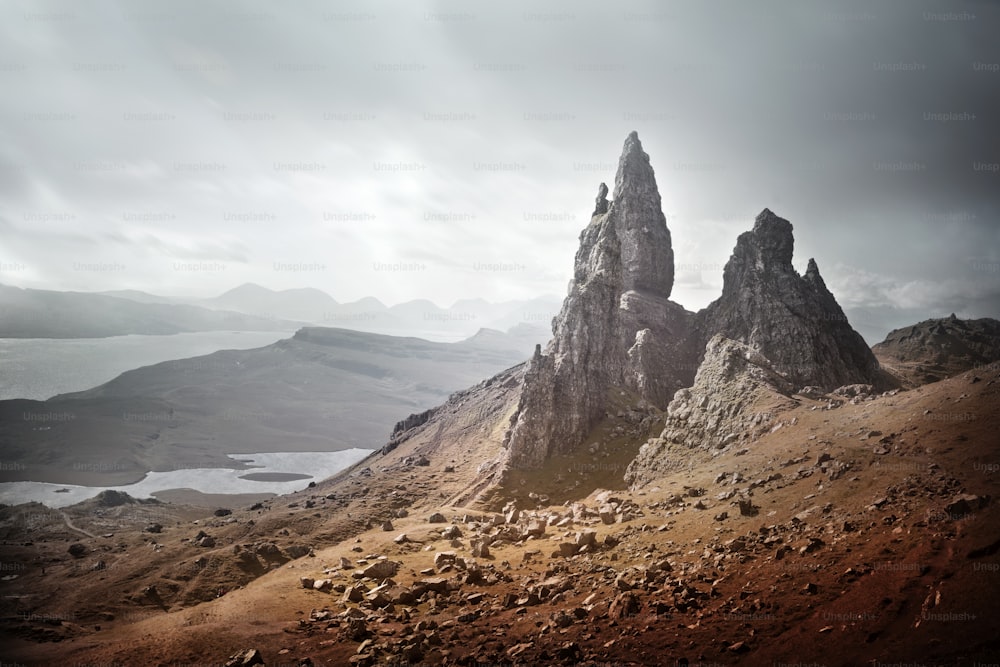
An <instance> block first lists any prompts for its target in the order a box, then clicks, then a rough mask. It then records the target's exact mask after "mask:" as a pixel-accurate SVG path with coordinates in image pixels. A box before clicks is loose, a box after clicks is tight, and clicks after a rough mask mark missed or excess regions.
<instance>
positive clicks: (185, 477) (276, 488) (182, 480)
mask: <svg viewBox="0 0 1000 667" xmlns="http://www.w3.org/2000/svg"><path fill="white" fill-rule="evenodd" d="M371 453H372V450H370V449H345V450H342V451H339V452H278V453H264V454H229V455H228V456H229V458H231V459H234V460H237V461H240V462H241V463H244V464H246V465H249V466H252V467H251V468H249V469H247V468H242V469H235V468H192V469H188V470H171V471H169V472H151V473H148V474H147V475H146V477H145V478H144V479H142V480H141V481H139V482H136V483H135V484H126V485H124V486H76V485H73V484H49V483H47V482H4V483H2V484H0V503H3V504H5V505H17V504H20V503H27V502H32V501H35V502H39V503H42V504H43V505H47V506H49V507H66V506H67V505H73V504H76V503H78V502H81V501H84V500H87V499H88V498H93V497H94V496H96V495H97V494H98V493H100V492H101V491H106V490H114V491H123V492H125V493H127V494H129V495H130V496H132V497H133V498H150V497H152V496H153V494H154V493H156V492H158V491H166V490H168V489H193V490H195V491H200V492H202V493H211V494H241V493H276V494H286V493H292V492H294V491H298V490H300V489H304V488H306V487H307V486H308V484H309V482H310V481H320V480H323V479H326V478H327V477H330V476H331V475H335V474H336V473H338V472H340V471H341V470H343V469H344V468H347V467H348V466H351V465H353V464H355V463H357V462H358V461H360V460H361V459H363V458H365V457H366V456H368V455H369V454H371ZM61 489H66V491H65V492H59V493H57V491H58V490H61Z"/></svg>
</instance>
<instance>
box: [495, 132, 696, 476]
mask: <svg viewBox="0 0 1000 667" xmlns="http://www.w3.org/2000/svg"><path fill="white" fill-rule="evenodd" d="M607 192H608V188H607V186H606V185H604V184H603V183H602V184H601V186H600V188H599V190H598V196H597V202H596V207H595V210H594V214H593V217H592V218H591V221H590V224H589V225H588V226H587V227H586V229H584V230H583V232H582V234H581V235H580V248H579V250H578V251H577V254H576V261H575V265H574V277H573V281H572V282H571V284H570V289H569V294H568V296H567V297H566V299H565V301H564V302H563V307H562V310H561V311H560V313H559V315H558V317H556V319H555V320H554V322H553V338H552V340H551V342H550V343H549V345H548V347H547V348H546V350H545V352H544V354H543V353H542V350H541V349H540V348H539V349H537V350H536V352H535V355H534V357H533V358H532V360H531V361H530V363H529V365H528V368H527V369H526V371H525V376H524V388H523V391H522V395H521V400H520V403H519V407H518V411H517V413H516V414H515V415H514V418H513V420H512V427H511V431H510V433H509V437H508V441H507V444H508V447H509V455H510V462H511V464H512V465H514V466H517V467H531V466H536V465H538V464H540V463H542V462H543V461H544V460H545V459H546V458H547V457H548V456H549V455H550V454H552V453H555V452H564V451H568V450H570V449H572V448H573V447H575V446H577V445H579V444H580V443H581V442H582V441H583V439H584V438H585V437H586V436H587V434H588V433H589V432H590V430H591V429H592V428H593V426H594V425H595V423H596V422H597V421H598V420H599V419H600V418H601V417H602V416H603V415H604V413H605V408H606V405H607V401H608V394H609V392H610V391H611V390H612V389H627V390H630V391H632V392H634V393H635V394H636V395H637V397H639V398H642V399H646V400H648V401H650V402H651V403H653V404H654V405H657V406H659V407H661V408H662V407H665V406H666V404H667V403H668V402H669V400H670V398H671V397H672V396H673V393H674V392H675V391H676V390H677V389H679V388H681V387H684V386H687V385H689V384H690V383H691V381H692V379H693V376H694V366H693V364H692V359H693V356H694V354H695V352H696V350H695V348H694V347H693V346H692V345H693V338H692V333H693V323H694V320H693V314H692V313H689V312H687V311H686V310H684V308H682V307H681V306H679V305H677V304H676V303H673V302H672V301H670V300H669V297H670V292H671V289H672V288H673V281H674V258H673V249H672V247H671V239H670V231H669V230H668V229H667V224H666V219H665V218H664V216H663V212H662V210H661V204H660V195H659V192H658V190H657V187H656V179H655V176H654V174H653V168H652V166H651V165H650V162H649V156H648V155H647V154H646V153H645V152H643V150H642V145H641V143H640V142H639V138H638V136H637V135H636V133H635V132H633V133H631V134H630V135H629V136H628V138H627V139H626V140H625V146H624V149H623V151H622V155H621V158H620V160H619V162H618V172H617V174H616V176H615V188H614V200H613V201H611V202H610V203H609V202H608V201H607Z"/></svg>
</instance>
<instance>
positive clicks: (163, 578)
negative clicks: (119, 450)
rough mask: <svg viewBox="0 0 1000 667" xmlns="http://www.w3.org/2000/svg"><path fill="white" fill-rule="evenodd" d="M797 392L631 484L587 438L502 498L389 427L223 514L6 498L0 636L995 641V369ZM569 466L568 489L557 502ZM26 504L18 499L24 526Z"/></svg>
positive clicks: (434, 647)
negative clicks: (357, 452)
mask: <svg viewBox="0 0 1000 667" xmlns="http://www.w3.org/2000/svg"><path fill="white" fill-rule="evenodd" d="M498 390H499V388H498V387H494V386H492V385H491V386H486V385H485V384H484V385H482V386H480V387H477V388H476V390H475V393H476V394H478V395H482V396H483V397H486V396H488V395H491V392H497V391H498ZM492 395H493V397H494V398H493V399H492V401H493V402H497V399H499V398H500V396H499V395H498V394H496V393H492ZM471 397H472V396H471V395H470V396H467V397H466V401H469V400H470V399H471ZM800 400H801V404H800V405H798V406H797V407H793V408H789V409H785V410H782V411H780V412H779V413H778V414H777V421H776V425H780V428H777V429H773V430H770V431H769V432H768V433H766V434H764V435H762V436H761V437H759V438H758V439H757V440H756V441H755V442H753V443H752V446H748V447H745V448H739V449H733V450H728V451H722V452H721V453H720V452H719V451H718V450H715V451H713V450H710V449H704V450H694V451H691V452H688V453H687V455H686V457H685V459H684V461H683V463H682V464H681V465H678V466H677V467H676V468H675V469H674V470H672V471H671V472H670V473H668V474H666V475H664V476H663V477H662V478H660V479H658V480H656V481H655V482H653V483H652V484H649V485H646V486H645V487H642V488H635V489H632V490H627V489H625V488H623V487H622V486H621V485H619V486H618V488H617V489H613V490H601V489H599V488H596V487H595V486H592V485H593V484H594V479H597V478H598V477H599V475H600V474H601V470H600V468H599V463H600V462H601V461H606V460H607V459H603V458H602V457H601V456H600V455H599V454H598V455H591V454H589V453H587V452H586V451H584V452H582V453H580V454H578V455H577V456H576V457H575V464H576V465H575V466H574V467H572V468H567V467H566V466H565V465H564V463H565V462H563V463H562V464H560V466H559V468H560V469H559V470H555V469H549V470H547V474H548V480H549V482H548V484H545V485H542V484H540V485H538V486H537V487H535V490H531V491H527V490H524V491H522V492H521V493H520V494H518V495H517V499H516V500H515V501H513V502H511V501H506V502H503V503H502V504H499V503H500V500H498V501H497V504H492V505H491V504H490V503H488V502H479V503H475V502H466V501H465V498H466V497H467V496H466V495H465V494H463V489H465V488H466V487H467V485H468V483H469V481H470V479H473V478H474V477H475V475H474V471H473V470H469V469H468V468H469V467H471V466H468V465H463V462H462V461H461V460H459V459H457V458H456V460H454V461H452V460H451V459H450V458H448V455H449V453H451V454H454V453H455V452H453V451H452V452H449V451H448V450H442V451H440V452H438V453H436V454H432V455H427V456H426V457H425V458H421V456H420V455H419V454H416V450H415V449H414V448H413V444H414V443H412V442H403V443H401V444H399V445H398V446H397V447H395V448H394V449H393V450H392V451H390V452H388V453H386V454H379V455H376V456H373V457H372V459H371V460H369V461H367V462H365V463H364V464H361V465H359V466H358V468H356V469H355V470H352V471H349V472H345V473H344V474H342V475H341V476H339V477H337V478H334V479H331V480H328V481H325V482H322V483H320V484H318V485H316V486H315V487H313V488H309V489H306V490H304V491H302V492H300V493H297V494H293V495H292V496H285V497H279V498H275V499H272V500H269V501H266V502H264V503H262V504H261V505H259V506H255V507H252V508H243V509H238V508H233V509H232V511H231V513H229V512H227V510H221V511H220V512H216V513H205V514H206V515H203V516H199V517H191V516H183V514H182V513H181V512H180V511H179V509H178V508H174V507H171V506H168V505H143V504H133V503H130V502H127V501H126V503H125V504H124V505H121V506H118V507H124V508H125V510H124V512H123V511H122V510H121V509H117V510H116V509H115V507H108V506H107V505H111V504H113V503H116V502H120V500H121V499H115V498H112V499H104V500H102V501H100V502H98V503H95V504H97V505H98V507H90V508H71V509H69V510H67V515H69V516H70V517H71V519H72V521H73V524H74V525H75V526H76V527H77V530H84V531H87V532H89V533H92V534H93V535H94V537H88V536H87V535H85V534H82V533H79V532H76V533H74V532H73V531H72V530H70V529H68V528H67V527H66V524H65V523H63V522H61V520H60V519H59V518H58V516H57V514H55V513H53V512H52V511H45V510H43V509H41V508H38V507H33V508H32V507H21V508H6V509H4V510H3V513H2V514H0V517H2V521H3V522H4V523H3V524H2V525H3V526H4V528H3V529H2V530H4V532H3V535H4V541H5V543H4V546H3V549H4V552H5V553H4V557H3V560H4V562H5V564H10V565H9V566H7V565H5V567H6V568H7V569H8V572H9V573H8V576H7V580H5V581H3V582H2V586H3V590H4V597H3V601H4V602H3V604H4V608H3V611H2V614H3V618H4V625H3V628H4V633H5V635H6V637H5V640H4V646H5V648H4V650H3V659H4V661H5V662H10V661H19V662H21V663H22V664H32V665H35V664H37V665H43V664H56V663H58V662H61V661H63V660H65V659H68V658H69V656H72V658H73V659H74V660H82V661H84V663H83V664H86V663H87V662H90V663H92V664H102V663H103V664H108V663H112V664H113V663H115V662H117V663H118V664H143V665H172V664H186V663H195V664H211V665H222V664H226V663H227V661H228V660H229V658H230V657H231V656H233V655H234V654H236V653H237V651H240V652H243V651H246V650H249V649H253V650H256V651H258V652H259V654H260V656H261V660H262V662H261V663H260V664H266V665H300V664H315V665H345V664H360V665H366V664H368V665H372V664H397V663H398V664H408V663H410V664H457V665H470V664H477V661H478V663H480V664H481V663H483V662H486V663H494V664H523V665H536V664H607V663H611V664H623V665H664V664H667V665H673V664H682V662H681V661H682V660H687V661H688V664H697V663H699V662H701V663H703V664H712V663H715V664H747V665H754V664H771V663H772V662H785V663H797V662H801V663H806V664H808V663H811V662H817V661H818V662H821V663H822V664H828V665H856V664H869V663H870V662H871V661H872V660H876V661H878V662H881V663H895V662H914V661H917V662H918V663H919V664H935V665H971V664H974V663H975V662H976V661H978V662H980V663H984V662H988V661H989V660H990V659H995V658H996V656H997V655H998V652H1000V645H998V644H997V643H996V639H995V638H996V637H997V636H1000V621H998V616H997V615H996V613H995V611H996V607H995V601H994V600H995V595H996V590H997V582H996V578H997V577H998V576H1000V574H998V573H1000V564H998V563H997V553H998V545H1000V534H998V533H997V531H996V526H997V525H998V524H997V520H998V518H1000V517H998V516H997V512H998V509H997V504H996V503H995V502H994V500H993V499H994V498H996V494H997V491H998V489H997V471H998V470H1000V463H998V462H997V455H996V448H995V439H994V438H992V433H993V432H995V430H996V428H997V426H998V424H997V415H996V410H995V406H996V405H997V401H998V400H1000V373H998V372H995V371H994V372H990V373H977V372H967V373H964V374H961V375H959V376H957V377H954V378H951V379H948V380H944V381H941V382H938V383H934V384H930V385H926V386H923V387H920V388H918V389H914V390H910V391H903V392H900V391H891V392H887V393H885V394H880V395H868V396H856V397H854V398H852V399H849V400H844V401H841V402H836V403H835V406H834V407H831V406H830V400H829V399H827V398H816V399H809V398H804V397H803V398H801V399H800ZM499 402H502V401H499ZM508 405H509V404H508ZM466 416H467V415H466ZM620 422H621V423H622V424H625V423H628V422H629V420H628V419H627V418H622V419H621V420H620ZM559 473H561V474H562V475H563V477H564V478H565V479H563V480H562V481H557V479H556V478H557V474H559ZM574 478H575V479H574ZM576 482H579V484H577V485H576V486H575V493H576V496H575V499H574V500H572V501H568V500H567V501H564V502H561V503H558V504H553V498H554V497H555V495H556V494H557V493H560V492H564V491H562V489H564V487H568V486H572V485H573V484H574V483H576ZM449 501H452V502H449ZM114 512H118V514H117V516H116V515H115V514H114ZM216 514H219V516H216ZM50 515H51V516H50ZM18 521H30V522H31V524H30V525H31V527H32V531H31V538H30V539H29V540H28V543H25V542H23V540H25V539H26V536H25V534H24V530H23V525H24V524H21V525H20V527H19V525H18V524H17V523H16V522H18ZM12 522H13V523H12ZM156 524H159V526H157V525H156ZM19 531H20V532H19ZM74 544H79V545H80V546H79V547H75V548H74V547H73V545H74ZM71 549H72V550H73V551H70V550H71ZM10 575H15V576H14V577H11V576H10ZM307 659H308V661H307ZM232 664H243V663H232ZM245 664H253V663H252V662H251V663H245Z"/></svg>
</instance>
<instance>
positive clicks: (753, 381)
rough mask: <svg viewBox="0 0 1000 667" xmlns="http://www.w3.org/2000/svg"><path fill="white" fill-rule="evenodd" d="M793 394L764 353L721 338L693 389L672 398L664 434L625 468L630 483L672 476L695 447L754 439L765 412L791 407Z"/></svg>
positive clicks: (766, 422)
mask: <svg viewBox="0 0 1000 667" xmlns="http://www.w3.org/2000/svg"><path fill="white" fill-rule="evenodd" d="M793 390H794V385H793V384H792V383H790V382H789V381H788V380H786V379H785V378H784V377H783V376H782V375H781V374H779V373H778V372H777V371H775V369H774V368H773V367H772V366H771V364H770V362H769V360H768V359H766V358H765V357H764V355H763V354H761V353H760V352H758V351H756V350H754V349H753V348H751V347H750V346H749V345H746V344H745V343H740V342H738V341H735V340H731V339H729V338H726V337H724V336H722V335H718V334H717V335H716V336H715V337H713V338H712V340H711V341H709V343H708V345H707V346H706V348H705V359H704V361H702V364H701V366H700V367H699V368H698V374H697V376H695V381H694V386H692V387H690V388H686V389H681V390H680V391H678V392H677V394H676V395H675V396H674V400H673V401H671V403H670V406H669V407H668V409H667V412H668V416H667V422H666V427H665V428H664V430H663V433H662V434H661V435H660V437H659V438H655V439H652V440H650V441H648V442H647V443H646V444H644V445H643V446H642V447H641V448H640V449H639V454H638V456H636V458H635V460H634V461H632V463H631V464H629V466H628V468H627V469H626V472H625V480H626V482H627V483H628V484H629V485H631V486H638V485H641V484H643V483H645V482H647V481H649V480H651V479H654V478H656V477H657V476H662V475H664V474H666V473H668V472H670V470H671V469H673V468H676V467H677V466H678V462H679V461H683V460H684V459H685V458H686V454H685V451H686V450H688V449H690V448H692V447H703V448H721V447H725V446H729V445H736V444H740V443H743V442H746V441H748V440H752V439H753V438H755V437H756V436H757V435H759V434H761V433H762V432H764V431H766V430H767V429H768V428H769V426H770V422H771V412H770V411H769V410H768V409H767V408H770V409H774V408H776V407H779V406H780V405H786V406H790V405H792V403H793V402H792V400H791V399H789V398H787V397H788V396H789V395H790V394H791V393H792V391H793ZM762 408H764V409H762Z"/></svg>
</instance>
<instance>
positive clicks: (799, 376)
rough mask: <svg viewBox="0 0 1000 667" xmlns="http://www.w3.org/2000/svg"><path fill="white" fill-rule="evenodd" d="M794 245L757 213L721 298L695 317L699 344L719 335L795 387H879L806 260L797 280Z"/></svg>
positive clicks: (873, 364)
mask: <svg viewBox="0 0 1000 667" xmlns="http://www.w3.org/2000/svg"><path fill="white" fill-rule="evenodd" d="M793 246H794V238H793V236H792V224H791V223H790V222H788V221H787V220H785V219H784V218H780V217H778V216H777V215H775V214H774V213H772V212H771V211H770V210H768V209H764V210H763V211H762V212H761V213H760V215H758V216H757V219H756V221H755V222H754V226H753V229H752V230H751V231H749V232H744V233H743V234H740V236H739V238H738V239H737V241H736V247H735V249H734V250H733V254H732V257H730V259H729V262H728V263H727V264H726V268H725V272H724V274H723V288H722V296H721V297H719V298H718V299H717V300H715V301H714V302H712V304H711V305H709V306H708V308H706V309H705V310H703V311H701V312H699V313H698V329H699V334H700V340H702V341H705V342H707V341H708V340H709V339H711V338H712V336H714V335H716V334H722V335H723V336H726V337H727V338H732V339H733V340H738V341H741V342H743V343H745V344H747V345H748V346H750V347H751V348H753V349H755V350H757V351H758V352H760V353H761V354H762V355H763V356H764V357H765V358H766V359H767V360H768V361H769V362H770V364H771V366H772V367H773V368H774V369H775V370H776V371H778V372H779V373H781V374H783V375H784V376H785V377H786V378H787V379H788V380H789V381H790V382H792V383H793V384H795V385H796V386H797V387H803V386H806V385H814V386H817V387H820V388H822V389H824V390H826V391H830V390H833V389H835V388H836V387H839V386H841V385H845V384H872V385H877V386H881V385H883V384H884V382H883V379H882V377H881V375H880V373H879V364H878V361H877V360H876V359H875V356H874V355H873V354H872V351H871V350H870V349H869V348H868V345H867V344H866V343H865V341H864V339H863V338H862V337H861V335H860V334H859V333H857V332H856V331H855V330H854V329H852V328H851V325H850V323H849V322H848V321H847V317H846V316H845V315H844V311H843V310H841V308H840V306H839V305H838V304H837V300H836V299H835V298H834V297H833V294H831V293H830V291H829V290H828V289H827V287H826V284H825V283H824V282H823V278H822V277H821V276H820V274H819V268H818V267H817V266H816V262H815V261H814V260H812V259H810V260H809V265H808V268H807V269H806V273H805V275H803V276H800V275H799V274H798V272H797V271H796V270H795V268H794V267H793V266H792V249H793Z"/></svg>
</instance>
